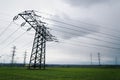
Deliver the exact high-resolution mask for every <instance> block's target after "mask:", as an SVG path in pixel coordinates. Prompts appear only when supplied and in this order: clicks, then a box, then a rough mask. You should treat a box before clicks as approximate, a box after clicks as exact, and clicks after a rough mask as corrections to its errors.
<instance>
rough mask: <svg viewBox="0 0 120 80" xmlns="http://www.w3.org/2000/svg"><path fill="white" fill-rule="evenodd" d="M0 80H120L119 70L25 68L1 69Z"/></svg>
mask: <svg viewBox="0 0 120 80" xmlns="http://www.w3.org/2000/svg"><path fill="white" fill-rule="evenodd" d="M0 80H120V69H118V68H60V67H58V68H57V67H55V68H47V69H46V70H27V69H25V68H14V67H0Z"/></svg>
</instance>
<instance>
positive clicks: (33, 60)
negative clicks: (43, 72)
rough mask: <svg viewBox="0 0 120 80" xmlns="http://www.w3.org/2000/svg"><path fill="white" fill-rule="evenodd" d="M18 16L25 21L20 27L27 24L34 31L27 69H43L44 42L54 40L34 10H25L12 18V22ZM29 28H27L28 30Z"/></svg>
mask: <svg viewBox="0 0 120 80" xmlns="http://www.w3.org/2000/svg"><path fill="white" fill-rule="evenodd" d="M19 16H20V17H22V18H23V19H24V21H25V22H23V23H22V24H21V26H24V25H25V24H26V23H28V24H29V25H30V26H31V27H30V28H33V29H34V30H35V37H34V42H33V47H32V51H31V57H30V61H29V66H28V68H29V69H45V53H46V41H55V40H56V38H55V37H54V36H53V35H52V34H50V32H49V30H48V29H47V27H46V26H45V22H42V21H41V18H40V17H41V16H38V15H37V14H36V13H35V11H34V10H27V11H24V12H22V13H19V14H18V15H17V16H15V17H14V18H13V20H16V19H18V17H19ZM30 28H28V30H29V29H30Z"/></svg>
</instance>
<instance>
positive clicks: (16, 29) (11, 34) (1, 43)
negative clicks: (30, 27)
mask: <svg viewBox="0 0 120 80" xmlns="http://www.w3.org/2000/svg"><path fill="white" fill-rule="evenodd" d="M19 29H20V27H18V28H17V29H16V30H15V31H14V32H12V33H11V34H10V35H9V36H8V37H7V38H5V39H4V40H3V41H2V42H1V44H3V43H4V42H6V41H7V40H9V38H11V36H13V35H14V34H15V33H16V32H17V31H18V30H19Z"/></svg>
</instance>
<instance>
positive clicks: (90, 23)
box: [35, 11, 120, 33]
mask: <svg viewBox="0 0 120 80" xmlns="http://www.w3.org/2000/svg"><path fill="white" fill-rule="evenodd" d="M35 12H38V13H42V14H45V15H49V16H53V17H56V18H58V17H57V16H55V15H52V14H50V13H47V12H40V11H35ZM70 20H72V21H73V19H70ZM74 21H77V22H79V23H81V24H84V25H91V26H98V27H102V28H104V29H105V28H106V27H107V26H106V27H105V26H102V25H97V24H91V23H86V22H83V21H79V20H74ZM106 29H107V30H108V29H109V30H111V31H112V32H118V33H119V32H120V31H118V30H117V31H116V29H114V30H113V29H111V28H108V27H107V28H106Z"/></svg>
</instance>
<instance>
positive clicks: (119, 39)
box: [47, 23, 120, 41]
mask: <svg viewBox="0 0 120 80" xmlns="http://www.w3.org/2000/svg"><path fill="white" fill-rule="evenodd" d="M47 24H48V23H47ZM48 25H52V26H56V27H58V28H62V29H63V28H64V29H68V30H71V31H74V32H80V33H88V32H86V31H81V30H76V29H72V28H68V27H63V26H59V25H55V24H50V23H49V24H48ZM94 35H96V36H99V37H100V35H97V34H94ZM101 37H104V38H108V39H113V40H117V41H120V39H116V38H112V37H108V36H101Z"/></svg>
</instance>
